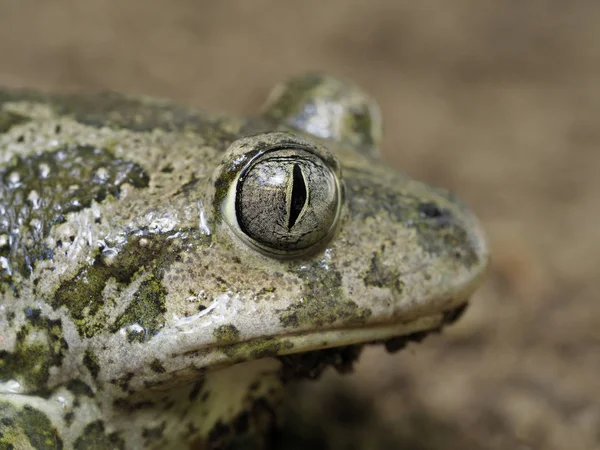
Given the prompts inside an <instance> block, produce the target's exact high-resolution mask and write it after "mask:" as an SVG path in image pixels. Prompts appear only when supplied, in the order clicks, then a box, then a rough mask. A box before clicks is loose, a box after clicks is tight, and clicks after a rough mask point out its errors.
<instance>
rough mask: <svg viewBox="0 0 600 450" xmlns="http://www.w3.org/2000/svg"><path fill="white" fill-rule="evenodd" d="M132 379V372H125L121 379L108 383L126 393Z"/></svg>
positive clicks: (114, 379)
mask: <svg viewBox="0 0 600 450" xmlns="http://www.w3.org/2000/svg"><path fill="white" fill-rule="evenodd" d="M133 377H134V373H133V372H127V373H126V374H125V375H123V376H122V377H119V378H113V379H112V380H110V382H111V383H112V384H114V385H115V386H119V387H120V388H121V390H123V391H124V392H127V391H128V390H129V383H130V382H131V380H132V379H133Z"/></svg>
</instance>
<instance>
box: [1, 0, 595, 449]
mask: <svg viewBox="0 0 600 450" xmlns="http://www.w3.org/2000/svg"><path fill="white" fill-rule="evenodd" d="M310 69H319V70H325V71H328V72H331V73H333V74H338V75H342V76H344V77H347V78H350V79H353V80H355V81H356V82H358V83H359V84H361V85H362V86H363V87H364V88H365V89H366V90H367V91H369V92H371V93H372V94H373V95H374V96H375V97H376V98H377V99H378V100H379V101H380V104H381V106H382V109H383V112H384V118H385V124H386V136H385V147H384V149H383V151H384V157H385V158H386V159H387V160H389V161H390V162H392V163H393V164H394V165H395V166H396V167H398V168H399V169H401V170H403V171H405V172H408V173H409V174H411V175H412V176H414V177H417V178H420V179H424V180H426V181H429V182H432V183H435V184H438V185H443V186H446V187H449V188H451V189H453V190H454V191H455V192H456V193H458V194H459V195H460V196H461V197H463V199H464V200H466V201H467V202H468V203H469V204H471V205H472V206H473V208H474V209H475V210H476V211H477V213H478V214H479V215H480V217H481V218H482V220H483V222H484V224H485V227H486V229H487V230H488V233H489V236H490V241H491V244H492V250H493V258H494V260H493V264H492V267H491V270H490V274H489V277H488V280H487V282H486V284H485V285H484V287H483V288H482V289H481V290H480V291H479V292H478V294H477V295H476V298H475V299H474V301H473V304H472V307H471V308H470V309H469V310H468V312H467V314H466V316H465V317H464V319H463V320H462V321H460V322H459V323H458V324H457V325H455V326H453V327H451V328H449V329H447V330H446V332H444V334H443V335H442V336H435V337H431V338H429V339H427V340H426V341H425V342H424V343H422V344H420V345H418V346H411V347H410V348H409V350H407V351H404V352H400V353H398V354H396V355H391V356H390V355H386V354H385V352H384V351H383V350H381V349H370V350H369V351H368V352H367V353H366V354H365V355H364V357H363V359H362V361H361V363H360V364H359V365H358V367H357V371H356V373H355V374H354V375H352V376H350V377H344V378H343V379H340V378H338V377H336V376H334V375H330V376H328V377H326V378H325V379H324V380H323V381H322V382H321V383H320V384H318V385H315V386H313V387H310V389H313V390H316V391H317V392H325V391H324V389H325V388H326V387H328V386H330V385H334V384H335V385H340V384H342V385H346V384H349V385H350V386H353V387H354V389H355V390H356V392H358V393H359V394H360V396H362V397H364V398H365V399H367V400H365V401H366V402H367V403H368V405H369V408H371V409H369V414H368V417H365V421H363V422H366V421H369V420H370V421H373V417H376V418H377V420H376V421H375V422H377V424H378V425H376V426H374V427H375V428H377V429H380V428H381V427H383V430H384V431H383V433H384V434H387V435H388V437H390V436H396V435H403V436H404V438H399V439H404V440H403V441H402V442H403V444H402V448H407V449H417V448H418V449H421V448H422V449H435V450H442V449H443V450H447V449H455V448H456V449H458V448H473V449H479V448H482V449H483V448H489V449H522V450H525V449H547V450H554V449H556V450H565V449H569V450H578V449H581V450H593V449H599V448H600V298H599V295H598V293H599V288H598V281H597V279H598V277H599V275H600V225H599V223H598V222H599V220H600V178H598V177H597V175H598V173H599V171H600V148H599V146H600V84H599V83H600V81H599V80H600V2H597V1H595V0H589V1H586V0H579V1H570V2H567V1H563V2H561V1H550V0H548V1H541V0H537V1H536V0H527V1H525V0H522V1H517V0H505V1H496V2H494V1H488V0H456V1H453V2H448V1H444V0H423V1H420V2H414V1H385V0H378V1H375V0H369V1H364V0H362V1H359V0H353V1H340V0H332V1H328V2H327V1H304V2H294V3H293V6H292V3H290V2H281V1H275V0H272V1H267V0H263V1H261V0H239V1H229V2H216V1H213V2H209V1H192V0H171V1H167V0H143V1H142V0H139V1H117V0H96V1H94V2H84V1H80V0H61V1H55V2H44V1H41V0H18V1H17V0H0V85H4V86H27V87H36V88H42V89H50V90H75V89H78V90H86V89H87V90H90V89H93V90H98V89H114V90H118V91H125V92H128V93H144V94H150V95H155V96H161V97H170V98H173V99H176V100H179V101H181V102H185V103H188V104H191V105H195V106H199V107H201V108H203V109H209V110H217V111H221V112H236V113H240V112H241V113H252V112H253V111H256V109H257V107H258V106H259V105H260V103H261V101H262V99H263V98H264V95H265V94H266V92H267V91H268V89H269V88H270V87H271V86H272V85H273V84H274V83H275V82H277V81H278V80H280V79H282V78H283V77H285V76H287V75H290V74H294V73H298V72H303V71H306V70H310ZM327 391H328V392H329V391H330V390H329V389H328V390H327ZM350 422H351V421H350ZM359 422H360V421H359ZM352 426H353V427H358V426H359V425H357V423H354V425H352ZM373 433H375V431H373ZM390 439H391V437H390ZM376 442H379V440H378V439H376V438H373V441H372V443H373V444H372V447H373V448H376V445H378V444H376ZM398 442H399V441H398ZM390 445H391V444H390ZM348 448H349V447H348Z"/></svg>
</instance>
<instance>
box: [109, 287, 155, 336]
mask: <svg viewBox="0 0 600 450" xmlns="http://www.w3.org/2000/svg"><path fill="white" fill-rule="evenodd" d="M166 296H167V290H166V288H165V287H164V285H163V283H162V280H160V279H155V278H154V277H151V278H149V279H146V280H144V281H143V282H142V283H141V284H140V288H139V289H138V290H137V291H136V293H135V294H134V296H133V300H132V301H131V303H129V306H127V309H126V310H125V312H124V313H123V314H121V315H120V316H119V317H118V318H117V320H116V321H115V323H114V325H113V326H112V327H111V331H112V332H116V331H118V330H119V329H121V328H123V327H126V326H128V325H139V326H141V327H142V328H143V331H136V330H128V331H127V340H128V341H129V342H134V341H135V342H145V341H147V340H148V339H150V338H151V337H152V336H153V335H154V334H156V332H157V331H158V330H159V329H160V328H161V327H162V326H163V325H164V314H165V313H166V312H167V308H166V306H165V299H166Z"/></svg>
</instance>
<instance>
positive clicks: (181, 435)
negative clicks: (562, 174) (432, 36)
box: [0, 75, 488, 449]
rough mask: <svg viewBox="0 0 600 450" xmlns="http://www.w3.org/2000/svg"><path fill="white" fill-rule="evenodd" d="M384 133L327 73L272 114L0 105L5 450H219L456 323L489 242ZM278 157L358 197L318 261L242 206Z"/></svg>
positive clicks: (3, 95) (4, 94)
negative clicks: (259, 170) (260, 168)
mask: <svg viewBox="0 0 600 450" xmlns="http://www.w3.org/2000/svg"><path fill="white" fill-rule="evenodd" d="M380 136H381V120H380V117H379V110H378V108H377V105H376V104H375V103H373V101H372V100H371V99H370V98H369V97H367V96H366V95H365V94H364V93H363V92H362V91H360V89H358V88H357V87H355V86H353V85H352V84H349V83H346V82H342V81H339V80H336V79H334V78H330V77H326V76H319V75H309V76H304V77H298V78H296V79H292V80H291V81H289V82H288V83H285V84H282V85H281V86H279V87H278V88H277V89H275V90H274V92H273V94H272V96H271V97H270V98H269V101H268V102H267V105H266V107H265V110H264V112H263V114H261V115H259V116H257V117H254V118H236V117H230V116H216V115H209V114H204V113H200V112H197V111H195V110H193V109H189V108H185V107H182V106H178V105H174V104H171V103H168V102H163V101H158V100H151V99H138V98H130V97H124V96H119V95H114V94H110V95H89V96H78V95H64V96H50V95H43V94H37V93H31V92H11V91H0V448H15V449H27V448H35V449H60V448H76V449H79V448H98V449H104V448H107V449H108V448H111V449H112V448H120V449H138V448H160V447H165V446H166V448H188V446H189V445H191V443H194V444H195V445H198V446H202V445H207V446H212V447H216V446H218V445H220V444H223V443H225V442H226V441H227V439H228V437H230V436H232V435H236V434H237V435H241V434H244V433H245V432H246V431H247V430H249V429H250V430H251V429H252V428H260V423H262V422H264V421H265V420H267V419H268V418H267V419H265V417H267V416H269V417H270V415H272V414H274V412H275V408H276V405H277V403H278V398H279V396H280V394H281V384H282V381H283V380H286V379H289V378H290V377H295V376H312V375H314V374H315V373H318V372H319V370H320V369H321V368H322V367H324V366H326V365H331V364H332V365H340V364H341V363H340V361H341V362H342V363H343V361H344V359H347V360H352V359H353V358H354V357H355V356H356V354H357V351H356V349H357V348H358V347H357V345H358V344H363V343H369V342H383V341H387V342H388V343H389V345H390V347H393V346H394V345H398V346H400V345H401V343H402V342H403V341H404V340H405V339H406V336H408V338H410V337H411V336H413V337H419V336H422V335H423V333H426V332H428V331H431V330H437V329H439V328H440V327H441V326H442V325H443V324H444V323H445V322H448V321H449V320H450V319H451V318H452V317H453V315H454V312H455V311H457V310H459V309H460V308H461V307H462V306H463V305H464V304H465V303H466V302H467V300H468V298H469V296H470V295H471V293H472V292H473V290H474V289H475V287H476V284H477V282H478V280H479V279H480V277H481V274H482V273H483V271H484V269H485V266H486V264H487V258H488V255H487V248H486V244H485V240H484V237H483V234H482V231H481V229H480V227H479V225H478V223H477V221H476V219H475V218H474V217H473V215H472V214H471V212H470V211H469V210H468V209H467V208H466V207H465V206H464V205H463V204H462V203H460V201H458V200H457V199H456V198H455V197H453V196H452V195H450V194H449V193H448V192H446V191H444V190H441V189H437V188H432V187H430V186H427V185H425V184H422V183H419V182H417V181H413V180H411V179H410V178H408V177H406V176H405V175H403V174H401V173H398V172H396V171H394V170H392V169H390V168H389V167H388V166H387V165H386V164H384V163H382V162H380V160H379V159H378V154H377V152H378V146H379V143H380ZM277 146H281V147H285V148H295V146H301V147H302V146H305V147H306V148H308V149H309V150H310V151H311V152H314V154H316V155H317V156H318V158H321V159H322V160H323V161H324V163H323V164H325V165H326V166H329V167H330V168H331V170H332V172H331V173H332V174H333V176H334V177H335V178H336V180H337V182H338V183H339V185H338V187H339V194H340V195H339V209H335V208H333V207H331V208H330V207H329V206H327V205H326V206H327V208H325V209H324V210H326V211H333V212H334V213H335V214H337V215H334V216H332V217H333V218H331V217H330V219H331V221H332V223H333V225H332V226H331V227H329V225H327V227H328V228H327V230H329V231H327V230H326V231H327V232H326V233H325V232H324V234H323V236H325V237H320V238H319V239H320V240H319V242H318V243H315V245H314V246H313V247H310V248H308V249H304V250H302V252H299V253H293V252H291V253H289V254H288V253H287V247H286V249H284V250H283V251H282V252H280V253H278V254H270V253H269V252H268V251H267V252H265V251H262V250H261V249H260V248H257V247H256V246H254V245H249V243H248V241H247V239H244V237H243V233H242V232H240V230H239V229H238V228H236V220H235V219H232V217H231V215H230V214H231V208H229V207H228V206H227V205H230V204H231V201H230V199H229V197H230V196H231V195H235V192H236V188H235V183H237V182H239V176H240V171H241V170H242V167H243V165H244V164H245V162H246V161H248V160H249V158H252V157H254V156H256V155H257V154H259V153H260V152H262V151H266V150H265V149H270V148H273V147H277ZM293 158H294V156H293V154H292V156H289V155H288V154H286V155H285V159H286V161H287V162H288V163H289V162H290V161H291V164H292V165H291V166H290V167H292V166H294V171H295V172H294V177H295V178H294V180H293V181H294V183H296V184H294V186H296V187H294V189H296V190H295V191H294V192H295V194H294V195H296V196H297V197H298V198H300V199H301V200H302V202H304V203H302V202H301V203H302V205H300V206H302V208H310V207H311V205H310V195H315V196H316V194H314V192H319V189H320V188H319V186H312V188H311V186H307V187H305V186H304V185H302V186H301V189H300V188H297V186H298V183H299V181H298V180H300V181H302V183H304V182H305V181H306V180H307V179H308V178H302V173H304V174H306V172H302V173H300V169H299V168H298V167H299V166H298V167H297V165H295V164H294V159H293ZM309 163H310V161H309ZM303 167H304V166H303ZM307 167H309V169H307V170H314V171H318V170H317V169H314V167H313V166H310V164H309V165H308V166H307ZM311 167H313V169H310V168H311ZM315 167H316V166H315ZM275 169H277V167H275ZM269 170H271V169H269ZM319 170H320V169H319ZM290 173H292V172H291V169H290ZM298 174H299V175H298ZM242 179H243V176H242ZM290 179H291V178H290ZM255 184H256V185H259V184H260V183H255ZM290 186H292V185H291V184H290ZM311 189H312V190H311ZM307 190H308V191H307ZM286 192H288V194H289V193H290V192H292V187H290V188H289V191H286ZM298 192H299V194H298ZM307 192H308V193H307ZM336 192H337V191H336ZM232 193H233V194H232ZM251 193H252V192H251ZM289 195H291V194H289ZM253 198H254V197H253V196H252V195H249V196H248V197H247V198H246V200H244V201H245V202H246V203H249V204H250V207H251V206H252V205H251V204H252V201H253V200H252V199H253ZM257 198H258V197H257ZM261 198H262V197H261ZM274 198H279V197H274ZM306 198H308V199H309V201H307V202H306V201H305V200H306ZM315 198H316V197H315ZM228 199H229V200H228ZM300 206H297V205H296V206H288V210H287V213H285V208H284V209H282V211H284V213H285V214H288V216H286V217H288V219H289V214H290V213H289V209H290V208H296V209H297V212H296V214H295V215H294V213H291V214H292V215H294V217H293V219H294V220H296V219H298V220H300V218H301V217H303V216H302V215H303V214H304V215H305V216H307V215H308V214H309V213H311V211H310V210H308V212H307V211H305V209H302V211H300V209H299V208H300ZM319 214H320V213H319ZM328 214H329V213H328ZM307 217H308V216H307ZM288 219H286V220H288ZM261 220H262V219H261ZM311 220H312V221H313V222H314V221H317V222H318V220H319V216H318V214H316V215H315V214H313V216H312V218H311ZM289 221H290V224H288V225H290V226H291V222H293V220H292V219H289ZM286 223H287V222H286ZM327 224H329V222H327ZM259 234H260V233H259ZM263 234H264V233H263ZM319 236H321V235H319ZM332 348H339V350H331V349H332ZM327 349H329V350H327ZM308 352H310V353H308ZM302 355H305V356H302ZM306 355H309V356H306ZM267 421H268V420H267Z"/></svg>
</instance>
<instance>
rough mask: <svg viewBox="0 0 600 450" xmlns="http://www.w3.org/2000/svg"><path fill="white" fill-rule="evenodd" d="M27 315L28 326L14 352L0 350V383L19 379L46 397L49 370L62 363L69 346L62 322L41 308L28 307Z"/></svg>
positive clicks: (20, 331) (22, 330)
mask: <svg viewBox="0 0 600 450" xmlns="http://www.w3.org/2000/svg"><path fill="white" fill-rule="evenodd" d="M24 314H25V318H26V323H25V325H24V326H23V327H21V329H19V331H17V335H16V338H17V342H16V348H15V350H14V351H13V352H9V351H6V350H0V380H10V379H16V380H17V381H19V382H20V383H21V384H23V385H25V386H27V388H28V389H29V390H30V392H31V393H36V394H43V393H45V392H46V390H47V387H46V382H47V381H48V378H49V376H50V372H49V371H50V367H53V366H56V367H58V366H60V365H61V364H62V361H63V359H64V357H65V355H66V353H67V351H68V349H69V346H68V344H67V342H66V341H65V339H64V337H63V331H62V322H61V320H60V319H57V320H50V319H48V318H47V317H45V316H42V314H41V311H40V310H39V309H31V308H25V309H24ZM34 331H35V333H32V332H34ZM32 334H34V336H35V338H33V339H32V338H31V336H32Z"/></svg>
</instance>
